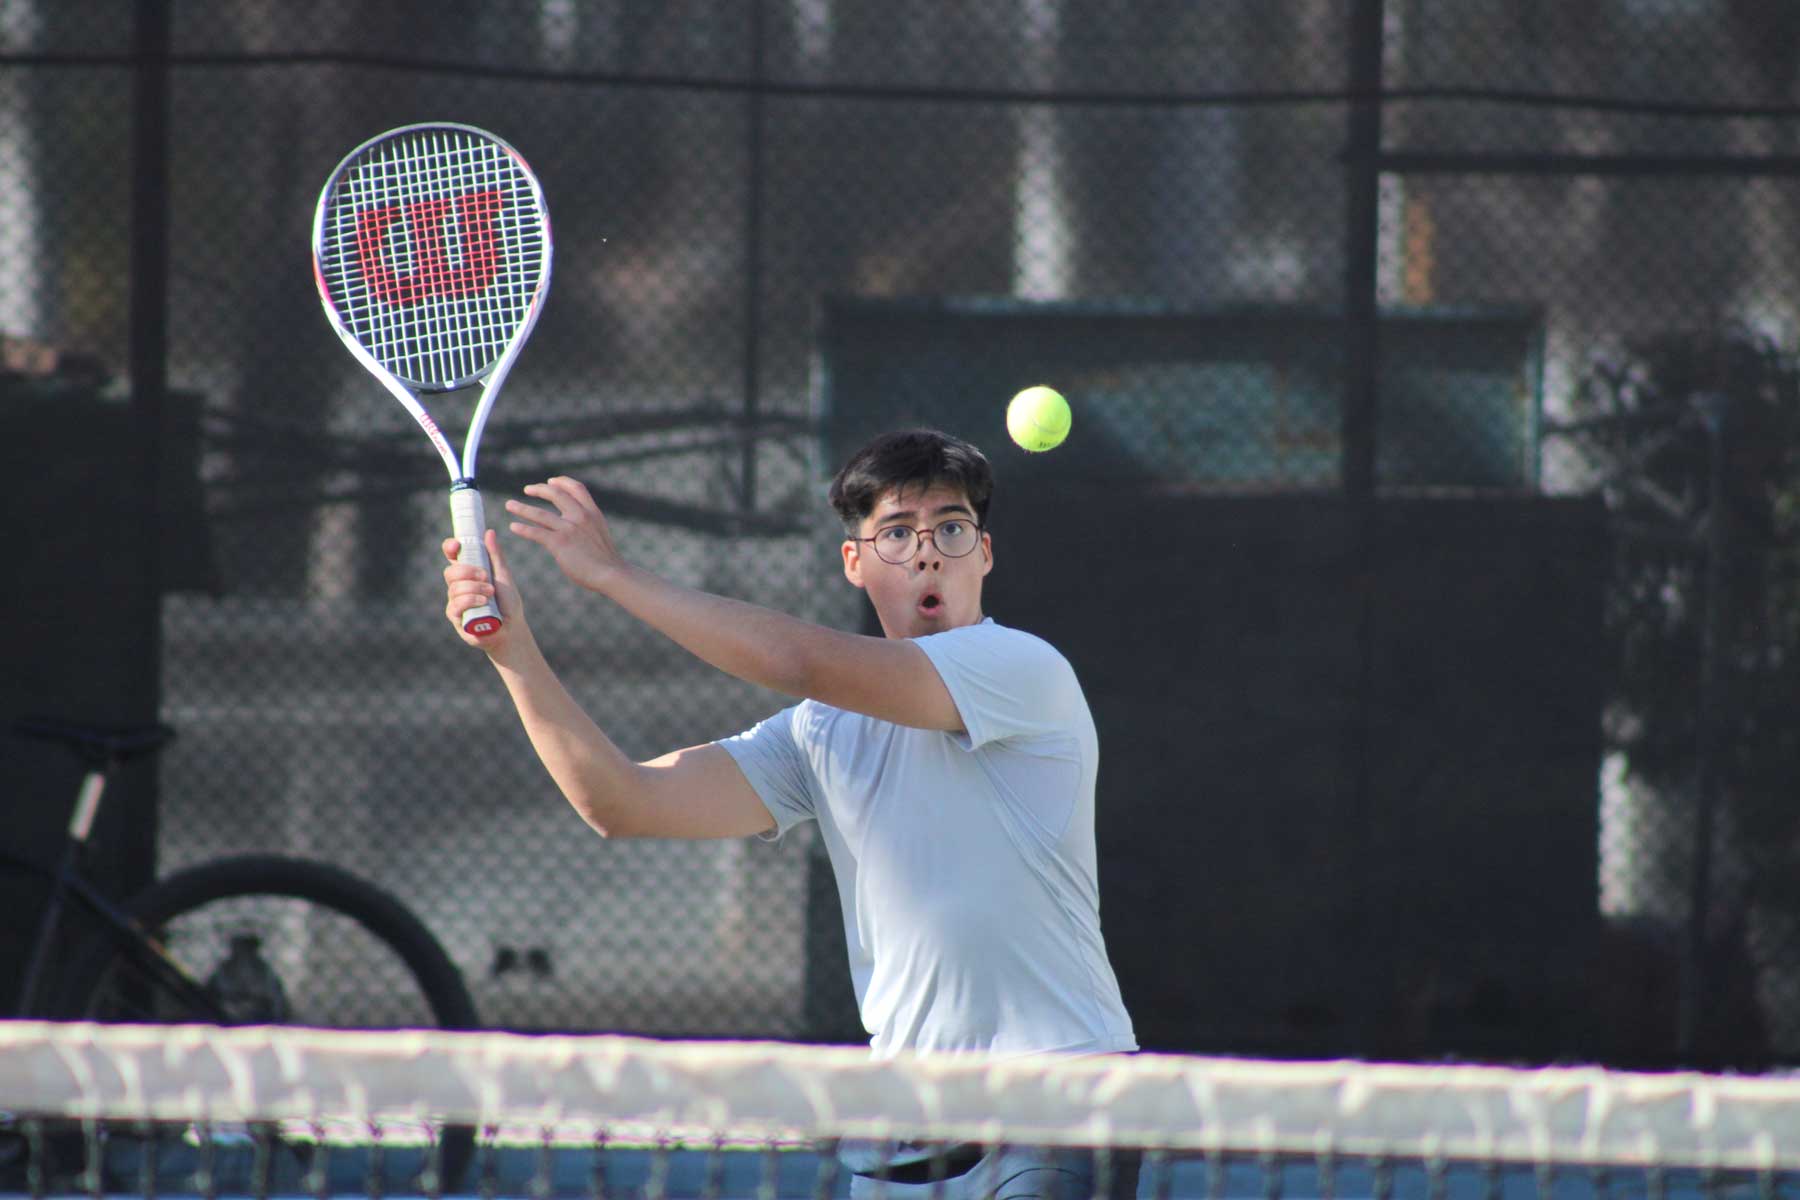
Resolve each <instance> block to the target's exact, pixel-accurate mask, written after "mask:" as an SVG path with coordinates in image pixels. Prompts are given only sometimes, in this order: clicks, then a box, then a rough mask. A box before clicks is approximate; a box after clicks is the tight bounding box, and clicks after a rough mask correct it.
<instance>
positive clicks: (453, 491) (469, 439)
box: [312, 121, 553, 637]
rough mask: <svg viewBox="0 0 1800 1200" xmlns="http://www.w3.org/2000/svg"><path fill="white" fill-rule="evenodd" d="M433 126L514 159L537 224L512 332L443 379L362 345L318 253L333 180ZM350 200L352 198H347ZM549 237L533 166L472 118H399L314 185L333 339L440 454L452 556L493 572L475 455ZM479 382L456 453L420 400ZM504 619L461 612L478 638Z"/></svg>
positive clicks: (531, 313) (541, 277)
mask: <svg viewBox="0 0 1800 1200" xmlns="http://www.w3.org/2000/svg"><path fill="white" fill-rule="evenodd" d="M432 131H446V132H452V133H455V134H457V135H459V136H463V137H475V138H479V139H481V140H483V141H486V142H489V143H492V144H493V145H494V146H496V147H498V148H499V149H500V150H501V151H503V152H504V153H505V154H506V155H507V156H508V157H509V158H511V159H512V161H513V163H514V165H515V166H516V167H517V168H518V170H519V173H520V175H521V176H522V177H523V178H524V180H525V182H526V183H527V184H528V186H529V188H530V193H531V199H532V204H533V205H534V207H535V209H536V212H537V217H538V226H539V228H540V229H541V231H542V233H541V249H540V252H539V253H540V262H539V269H538V276H537V281H536V285H535V286H534V287H533V289H532V294H531V297H530V299H529V301H528V302H527V304H526V309H525V314H524V316H523V317H522V318H521V319H520V320H519V323H518V325H517V327H516V328H515V329H514V330H513V333H512V336H511V337H509V338H508V339H507V342H506V345H505V346H504V347H502V349H501V351H500V353H499V354H498V355H496V356H495V357H494V358H493V359H492V360H491V361H489V362H488V363H486V364H484V365H483V366H481V367H480V368H478V369H477V370H475V371H473V372H470V373H469V374H467V375H464V376H460V377H457V378H454V379H450V380H445V381H428V380H418V379H409V378H403V377H401V376H400V375H398V374H396V373H395V372H393V371H392V370H390V369H388V367H386V366H385V365H383V364H382V362H381V361H380V360H379V359H378V358H376V356H375V355H374V354H373V353H372V352H371V351H370V350H369V349H368V348H367V347H366V346H364V345H363V343H362V341H361V339H359V338H358V337H357V336H356V334H355V333H354V332H353V331H352V330H351V328H350V326H349V322H348V321H346V320H345V319H344V315H343V313H342V312H341V311H340V309H339V308H338V306H337V304H336V303H334V302H333V300H332V296H331V288H330V285H329V284H328V283H327V281H326V278H325V269H324V266H323V262H322V260H323V257H324V251H325V243H326V229H327V223H328V221H329V220H330V219H331V218H332V217H333V216H334V215H335V214H337V213H338V212H340V211H341V208H342V205H341V204H337V203H333V201H334V200H335V199H336V198H337V192H338V185H339V183H340V182H341V181H342V180H343V179H344V177H345V176H346V175H347V174H348V173H349V172H350V171H351V170H352V169H353V168H355V167H356V166H358V165H359V164H361V163H362V162H364V161H365V160H366V159H368V158H369V157H370V156H371V153H372V152H373V151H374V150H375V149H377V148H378V147H381V146H384V145H388V144H391V143H394V142H398V141H401V140H403V139H408V138H415V139H416V138H420V137H423V136H426V135H427V134H428V133H429V132H432ZM350 202H351V203H354V199H353V198H351V200H350ZM552 250H553V242H552V238H551V233H550V211H549V208H548V207H547V206H546V205H545V203H544V193H543V187H542V185H541V184H539V182H538V178H537V173H536V172H534V171H533V170H532V169H531V167H530V165H529V164H527V163H526V161H525V159H524V156H523V155H521V154H520V153H519V152H518V150H516V149H515V148H514V147H513V146H512V145H511V144H510V143H509V142H507V141H506V140H505V139H504V138H500V137H497V136H495V135H494V134H492V133H489V132H488V131H487V130H485V129H481V128H479V127H477V126H474V125H463V124H458V123H455V122H450V121H430V122H421V123H418V124H412V125H402V126H398V127H396V128H394V129H389V130H387V131H386V132H384V133H379V134H376V135H375V136H374V137H372V138H369V139H367V140H366V141H364V142H362V143H361V144H360V145H358V146H357V147H356V148H355V149H353V150H351V151H350V153H348V154H346V155H345V156H344V157H343V159H342V160H341V161H340V162H339V163H338V165H337V167H336V168H335V169H333V171H332V172H331V175H330V176H329V177H328V178H327V179H326V181H325V186H324V187H323V188H321V189H320V190H319V200H318V204H317V205H316V206H315V208H314V210H313V230H312V252H313V282H314V284H315V285H316V286H317V288H318V291H319V301H320V303H321V305H323V307H324V309H325V316H326V319H327V320H329V321H330V322H331V327H332V329H333V330H335V331H336V332H337V335H338V339H339V340H340V341H342V342H343V343H344V346H345V347H346V348H347V349H348V350H349V351H350V353H351V355H352V356H353V357H355V359H356V361H357V362H358V363H360V364H361V365H362V367H363V369H365V370H366V371H368V372H369V373H370V374H371V375H373V376H374V377H375V378H376V379H377V380H379V381H380V383H381V385H382V386H383V387H384V388H386V389H387V391H388V393H389V394H390V395H392V396H393V398H394V399H396V400H398V401H399V402H400V404H401V406H402V407H403V408H405V409H406V411H407V412H408V413H409V414H411V416H412V418H413V420H414V421H415V422H416V423H417V424H418V426H419V428H420V429H422V430H424V431H425V436H426V437H428V438H429V439H430V440H431V444H432V446H433V447H434V448H435V449H436V450H437V453H438V457H439V458H440V459H441V460H442V461H443V464H444V469H445V471H446V472H447V473H448V474H449V476H450V518H451V528H452V531H453V533H454V535H455V537H456V540H457V542H458V550H457V561H459V562H473V563H474V564H475V565H476V566H478V567H480V568H481V569H482V570H483V571H485V572H487V574H488V576H489V578H490V579H491V578H492V576H493V564H492V562H490V561H489V558H488V552H487V543H486V540H485V531H486V528H487V521H486V516H485V512H484V509H483V504H482V500H481V491H480V489H479V488H478V487H477V486H476V483H475V463H476V455H477V453H478V452H479V450H480V446H481V437H482V434H483V433H484V432H485V431H486V429H487V423H488V415H489V414H490V413H491V412H492V411H493V407H494V401H495V399H496V398H497V397H498V396H499V394H500V388H501V385H502V384H504V383H505V382H506V377H507V375H508V374H509V373H510V372H511V371H512V366H513V363H514V362H516V361H517V359H518V357H519V352H520V351H521V350H522V349H523V348H524V346H525V342H526V340H527V339H528V338H529V337H530V336H531V331H532V329H533V328H534V327H535V326H536V325H537V320H538V316H539V315H540V314H541V313H542V312H543V307H544V299H545V297H546V295H547V294H548V293H549V289H550V268H551V261H552V257H553V255H552ZM474 383H479V384H480V385H481V389H482V390H481V398H480V399H479V400H478V401H477V402H476V405H475V411H474V413H473V414H472V415H471V416H470V418H469V427H468V430H467V432H466V433H465V434H464V435H463V447H462V455H461V457H460V458H459V457H458V456H457V454H456V452H455V451H454V450H453V449H452V448H451V445H450V441H449V439H448V438H447V437H445V436H444V431H443V429H442V428H440V427H439V425H438V423H437V421H436V420H435V419H434V418H433V417H432V415H431V413H430V412H429V411H428V410H427V409H426V408H425V405H424V402H423V400H422V399H421V397H422V396H426V395H438V394H443V393H447V392H453V391H459V390H461V389H463V388H466V387H468V386H469V385H471V384H474ZM500 626H501V618H500V612H499V609H498V608H497V607H496V606H495V605H493V604H489V603H484V604H479V605H476V606H474V607H471V608H469V609H466V610H464V612H463V613H462V627H463V630H464V631H465V632H467V633H469V634H472V635H474V636H476V637H485V636H487V635H489V634H492V633H494V632H495V631H497V630H498V629H499V628H500Z"/></svg>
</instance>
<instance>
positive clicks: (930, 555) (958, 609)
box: [843, 486, 994, 638]
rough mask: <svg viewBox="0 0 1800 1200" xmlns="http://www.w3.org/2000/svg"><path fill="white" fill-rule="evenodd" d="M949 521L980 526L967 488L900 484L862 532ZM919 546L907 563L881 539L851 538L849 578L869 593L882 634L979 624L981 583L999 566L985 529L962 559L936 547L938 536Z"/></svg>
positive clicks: (846, 550)
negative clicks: (879, 547)
mask: <svg viewBox="0 0 1800 1200" xmlns="http://www.w3.org/2000/svg"><path fill="white" fill-rule="evenodd" d="M945 521H966V522H967V523H968V524H970V525H974V524H975V510H974V509H973V508H971V507H970V505H969V501H968V497H966V496H965V495H964V494H963V492H962V489H960V488H953V487H942V486H939V487H932V488H927V489H924V490H921V489H919V488H917V487H912V488H896V489H894V490H893V491H890V492H888V493H886V494H885V495H883V496H882V497H881V499H880V500H878V501H876V503H875V508H874V510H873V511H872V512H870V514H869V515H868V516H866V517H864V518H863V522H862V527H861V529H860V530H859V531H858V533H859V534H860V536H861V537H863V538H879V537H882V536H883V531H889V532H888V534H887V536H890V537H893V536H897V535H896V534H895V533H894V532H893V531H895V530H899V529H907V528H911V529H928V528H930V529H935V528H936V527H937V526H939V525H941V524H943V523H944V522H945ZM917 542H918V550H917V552H916V553H915V554H914V555H913V556H912V558H911V559H910V560H909V561H907V562H903V563H890V562H887V561H885V560H883V559H882V558H881V556H880V555H879V554H878V553H877V552H876V543H874V542H869V541H856V540H852V539H846V540H845V542H844V547H843V554H844V577H845V578H846V579H848V580H849V581H850V582H851V583H853V584H855V585H856V586H857V587H859V588H862V589H863V590H864V591H866V592H868V593H869V601H870V603H872V604H873V605H874V606H875V616H876V617H877V618H878V619H879V620H880V621H881V629H882V632H883V633H885V634H887V636H888V637H891V638H909V637H921V636H923V635H925V634H928V633H941V632H943V631H944V630H946V629H957V628H960V627H961V626H964V625H975V624H978V623H980V621H981V619H982V617H981V582H982V580H983V579H984V578H986V576H987V573H988V572H989V571H991V570H993V569H994V548H993V543H992V542H991V540H990V539H989V538H988V535H987V533H986V532H983V533H982V534H981V535H980V538H979V539H978V541H977V544H976V546H975V548H974V549H973V550H971V551H969V552H968V553H967V554H965V555H963V556H962V557H960V558H951V557H949V556H947V555H945V554H943V553H941V552H940V551H939V549H938V545H937V537H936V536H935V535H933V534H929V533H926V534H920V535H918V537H917Z"/></svg>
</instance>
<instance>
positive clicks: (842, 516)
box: [828, 429, 994, 537]
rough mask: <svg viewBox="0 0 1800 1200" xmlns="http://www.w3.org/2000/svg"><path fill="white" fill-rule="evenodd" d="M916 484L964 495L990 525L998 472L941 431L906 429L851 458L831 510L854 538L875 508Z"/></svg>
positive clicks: (839, 477)
mask: <svg viewBox="0 0 1800 1200" xmlns="http://www.w3.org/2000/svg"><path fill="white" fill-rule="evenodd" d="M914 484H917V485H918V486H919V488H920V490H925V489H927V488H932V487H938V486H944V487H953V488H957V489H959V490H961V492H962V493H963V495H965V496H967V497H968V498H969V507H970V508H973V509H974V510H975V520H976V522H977V523H978V524H980V525H982V526H984V527H985V526H986V525H987V512H988V501H989V500H990V499H992V498H993V495H994V469H993V468H992V467H990V466H989V465H988V460H987V456H986V455H985V454H983V453H982V452H981V451H980V450H977V449H976V448H975V447H974V446H972V445H970V444H969V443H968V442H965V441H963V440H962V439H961V438H958V437H952V436H951V435H949V434H947V433H942V432H940V431H938V430H936V429H903V430H900V431H898V432H895V433H884V434H882V435H881V436H880V437H877V438H875V439H874V440H873V441H871V442H869V444H868V445H866V446H864V447H863V448H862V449H861V450H858V451H857V452H856V453H855V454H853V455H851V456H850V461H849V462H847V463H845V464H844V466H843V469H842V470H840V471H839V472H838V473H837V476H836V477H835V478H834V479H832V481H831V491H830V492H829V493H828V495H829V497H830V499H831V507H832V508H833V509H835V510H836V511H837V515H838V519H839V520H841V521H843V523H844V529H845V531H846V532H848V533H849V534H850V535H851V536H852V537H854V536H856V534H858V533H860V532H861V531H862V522H863V518H864V517H866V516H868V515H869V514H870V513H872V512H874V511H875V503H876V501H878V500H880V499H881V498H882V497H883V496H885V495H887V493H888V492H890V491H893V490H894V489H896V488H908V487H911V486H913V485H914Z"/></svg>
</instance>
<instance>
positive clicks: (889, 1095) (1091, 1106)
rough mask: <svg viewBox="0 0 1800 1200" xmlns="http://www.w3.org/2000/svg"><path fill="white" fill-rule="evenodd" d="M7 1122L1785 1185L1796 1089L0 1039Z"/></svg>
mask: <svg viewBox="0 0 1800 1200" xmlns="http://www.w3.org/2000/svg"><path fill="white" fill-rule="evenodd" d="M0 1097H3V1098H4V1099H3V1103H4V1105H5V1106H6V1107H9V1108H11V1109H13V1110H14V1111H17V1112H25V1113H31V1114H35V1115H42V1116H64V1117H94V1118H102V1119H109V1120H130V1119H149V1120H185V1121H200V1120H217V1121H262V1120H268V1121H287V1120H314V1121H323V1120H339V1119H347V1118H354V1119H361V1120H368V1121H372V1122H381V1121H394V1122H400V1123H406V1122H416V1121H420V1120H427V1119H429V1120H438V1121H443V1120H448V1121H452V1122H457V1123H472V1124H477V1125H482V1126H488V1125H512V1126H517V1127H529V1128H533V1129H551V1128H558V1127H581V1128H586V1129H589V1130H591V1129H596V1128H608V1129H618V1128H630V1127H638V1128H642V1129H649V1130H656V1131H658V1132H659V1133H662V1134H675V1135H680V1134H682V1133H683V1132H684V1131H685V1132H687V1133H691V1134H694V1135H697V1136H701V1137H703V1138H705V1139H708V1140H712V1139H720V1138H725V1137H743V1138H751V1139H785V1138H793V1137H807V1138H814V1137H838V1136H846V1137H876V1138H885V1137H905V1138H922V1139H923V1138H931V1139H937V1138H943V1139H964V1140H983V1141H1005V1142H1009V1143H1012V1144H1042V1145H1062V1144H1111V1145H1118V1146H1135V1147H1145V1148H1167V1149H1170V1150H1175V1151H1216V1152H1224V1151H1244V1152H1254V1153H1264V1154H1294V1155H1308V1156H1332V1155H1380V1156H1387V1157H1393V1158H1409V1159H1418V1160H1424V1161H1444V1160H1459V1159H1470V1160H1479V1161H1483V1162H1497V1163H1508V1162H1510V1163H1533V1164H1541V1163H1550V1162H1567V1163H1571V1164H1584V1165H1594V1166H1620V1167H1644V1166H1661V1167H1697V1168H1719V1169H1726V1170H1751V1171H1770V1170H1777V1171H1778V1170H1791V1169H1796V1168H1800V1081H1796V1080H1792V1079H1784V1078H1774V1077H1760V1078H1753V1077H1731V1076H1711V1075H1700V1074H1686V1073H1669V1074H1656V1075H1648V1074H1631V1073H1623V1072H1611V1071H1604V1070H1600V1069H1594V1068H1553V1069H1541V1070H1514V1069H1505V1068H1496V1067H1475V1066H1446V1065H1434V1066H1399V1065H1381V1064H1368V1063H1357V1062H1317V1063H1282V1062H1259V1061H1241V1060H1229V1059H1208V1058H1190V1057H1174V1056H1160V1055H1132V1056H1101V1057H1092V1058H1068V1057H1062V1058H1026V1059H991V1058H986V1057H981V1056H973V1055H970V1056H937V1057H931V1058H919V1059H902V1060H896V1061H890V1062H875V1061H872V1060H871V1059H870V1058H869V1057H868V1055H867V1052H866V1051H864V1050H862V1049H860V1048H850V1047H812V1046H795V1045H786V1044H776V1043H691V1042H689V1043H674V1042H655V1041H646V1040H641V1039H634V1038H622V1037H554V1036H553V1037H533V1036H520V1035H511V1034H498V1033H446V1032H436V1031H432V1032H422V1031H421V1032H403V1033H393V1032H368V1033H363V1032H338V1031H331V1032H325V1031H317V1030H302V1029H272V1028H260V1027H259V1028H236V1029H215V1028H210V1027H190V1026H175V1027H171V1026H96V1025H86V1024H59V1023H48V1022H15V1023H6V1024H0Z"/></svg>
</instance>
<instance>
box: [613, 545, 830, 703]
mask: <svg viewBox="0 0 1800 1200" xmlns="http://www.w3.org/2000/svg"><path fill="white" fill-rule="evenodd" d="M605 594H606V595H607V596H608V597H609V598H610V599H611V600H612V601H613V602H614V603H616V604H618V605H619V607H621V608H623V609H624V610H625V611H626V612H628V613H630V614H631V615H632V616H634V617H636V618H637V619H638V620H640V621H643V622H644V623H645V624H647V625H649V626H651V627H652V628H654V629H656V630H657V631H658V632H660V633H662V634H663V635H664V636H665V637H667V638H669V639H670V640H671V641H673V642H675V643H676V644H677V645H679V646H681V647H682V648H683V649H685V650H687V651H688V652H689V653H690V654H693V655H694V656H695V657H697V658H699V659H702V660H703V661H705V662H707V663H709V664H711V665H712V666H714V667H717V668H718V669H719V670H721V671H724V672H726V673H727V674H729V675H734V676H736V677H737V678H739V679H743V680H746V681H748V682H750V683H754V684H757V685H758V686H760V687H766V688H769V689H770V690H772V691H777V692H781V693H782V694H784V695H788V696H797V697H804V696H811V695H812V694H813V683H814V682H815V674H816V673H815V671H814V670H813V664H815V663H817V662H818V661H820V660H821V659H822V658H823V657H825V656H829V655H831V654H833V653H838V654H841V653H844V652H845V651H846V649H847V648H848V647H847V643H849V642H853V641H857V640H859V639H857V638H856V635H854V634H847V633H843V632H840V631H838V630H835V629H829V628H827V627H825V626H823V625H816V624H814V623H812V622H810V621H803V620H801V619H799V618H798V617H792V616H789V615H787V614H786V613H780V612H776V611H774V610H773V609H768V608H763V607H761V606H760V605H756V604H749V603H746V602H745V601H742V600H733V599H730V598H728V597H725V596H715V595H711V594H709V593H707V592H701V591H696V590H694V589H692V588H685V587H682V586H680V585H678V584H674V583H670V582H669V581H668V580H665V579H662V578H660V577H658V576H656V575H654V574H651V573H650V572H648V571H643V570H639V569H637V568H625V569H623V570H621V571H620V572H619V573H618V574H617V576H616V577H614V578H613V579H611V580H609V581H608V584H607V586H606V589H605Z"/></svg>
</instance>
